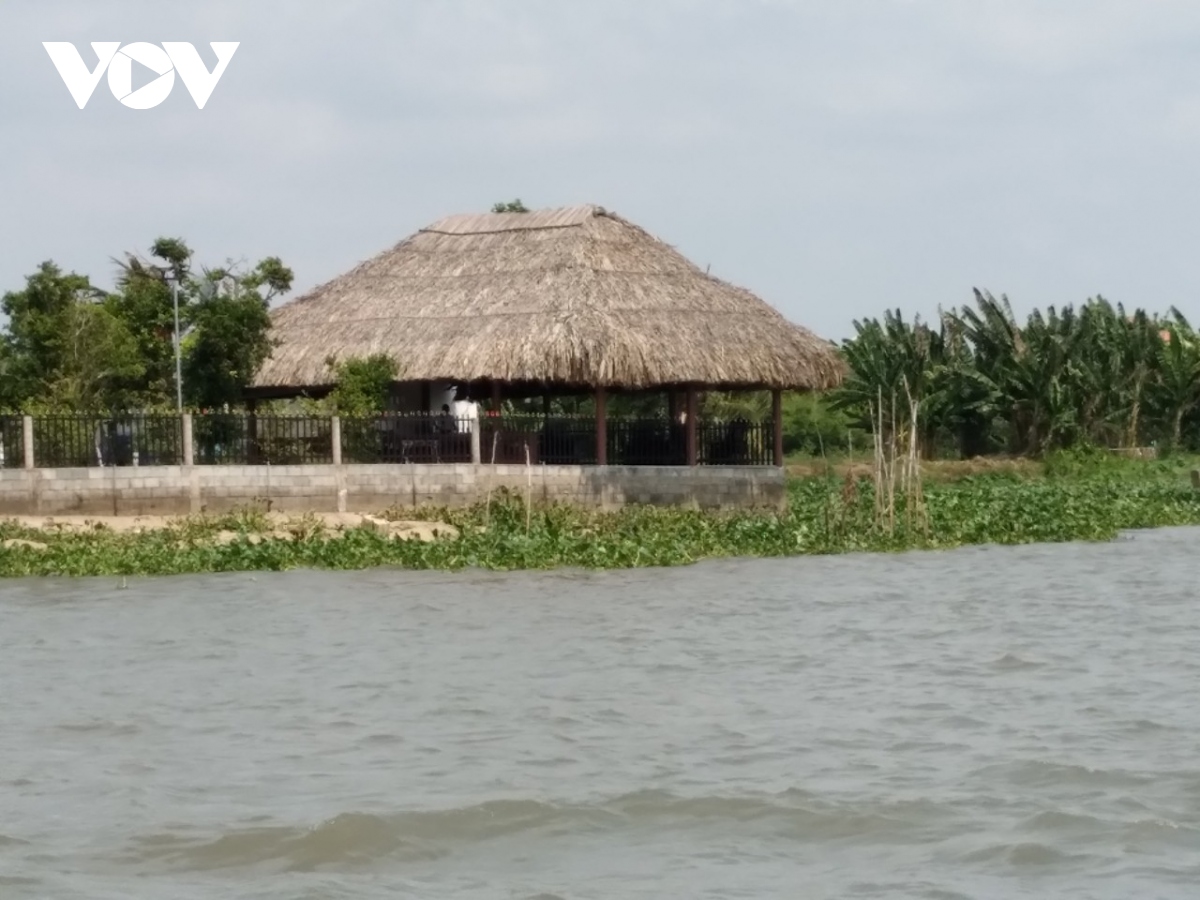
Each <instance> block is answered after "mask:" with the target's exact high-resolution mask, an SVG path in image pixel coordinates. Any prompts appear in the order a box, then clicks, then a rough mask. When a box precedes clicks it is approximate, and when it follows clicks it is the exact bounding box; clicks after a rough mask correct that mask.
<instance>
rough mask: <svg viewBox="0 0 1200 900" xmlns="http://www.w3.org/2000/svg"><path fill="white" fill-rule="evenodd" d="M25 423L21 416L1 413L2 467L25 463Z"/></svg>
mask: <svg viewBox="0 0 1200 900" xmlns="http://www.w3.org/2000/svg"><path fill="white" fill-rule="evenodd" d="M23 429H24V425H23V423H22V421H21V417H20V416H5V415H0V469H19V468H21V467H22V466H24V465H25V439H24V437H23V435H24V430H23Z"/></svg>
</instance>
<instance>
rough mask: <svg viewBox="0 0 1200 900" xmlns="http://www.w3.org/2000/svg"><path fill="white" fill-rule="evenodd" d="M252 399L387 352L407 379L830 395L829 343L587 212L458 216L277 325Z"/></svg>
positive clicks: (324, 379) (282, 316)
mask: <svg viewBox="0 0 1200 900" xmlns="http://www.w3.org/2000/svg"><path fill="white" fill-rule="evenodd" d="M272 320H273V335H274V338H275V339H276V340H277V341H278V346H277V347H276V348H275V351H274V354H273V356H272V358H271V359H270V360H268V361H267V363H266V364H265V365H264V366H263V368H262V370H261V371H260V372H259V374H258V377H257V379H256V381H255V387H257V388H261V389H270V388H275V389H280V388H313V387H319V386H323V385H328V384H329V383H330V381H331V372H330V369H329V366H328V364H327V360H328V359H329V358H330V357H331V356H333V357H335V358H337V359H347V358H350V357H355V356H358V357H362V356H368V355H371V354H375V353H386V354H388V355H390V356H391V357H393V358H394V359H395V360H396V363H397V364H398V365H399V367H400V373H401V375H400V377H401V378H402V379H403V380H405V381H446V382H452V383H457V384H463V383H469V382H483V381H502V382H534V383H537V382H543V383H553V384H557V385H572V386H580V387H582V386H600V385H603V386H606V387H612V388H618V389H619V388H647V387H653V386H657V385H683V384H695V385H703V386H707V387H710V388H728V389H732V388H784V389H824V388H829V387H831V386H834V385H836V384H838V383H839V382H840V381H841V378H842V373H843V368H842V363H841V361H840V358H839V356H838V355H837V353H836V351H835V349H834V347H833V345H832V344H830V343H829V342H827V341H824V340H821V339H820V338H818V337H816V336H815V335H813V334H812V333H811V332H809V331H806V330H805V329H803V328H800V327H798V326H795V325H793V324H791V323H790V322H788V321H787V320H786V319H784V318H783V316H781V315H780V314H779V313H778V312H776V311H775V310H774V309H772V308H771V307H769V306H768V305H767V304H765V303H763V302H762V301H761V300H759V299H758V298H757V297H755V296H754V295H753V294H751V293H750V292H749V291H746V290H743V289H741V288H737V287H734V286H732V285H729V284H726V283H724V282H722V281H720V280H718V279H716V278H712V277H710V276H708V275H707V274H705V273H704V272H702V271H700V270H699V269H697V268H696V267H695V266H693V265H692V264H691V263H690V262H688V261H687V260H686V259H684V258H683V257H682V256H681V255H680V254H679V253H677V252H676V251H675V250H674V249H673V248H671V247H669V246H668V245H667V244H664V243H663V242H661V241H659V240H657V239H656V238H654V237H652V236H651V235H649V234H647V233H646V232H645V231H643V230H642V229H640V228H638V227H637V226H635V225H633V224H631V223H629V222H627V221H625V220H624V219H621V218H620V217H618V216H616V215H613V214H612V213H609V212H606V211H605V210H603V209H601V208H599V207H596V206H578V207H570V208H567V209H558V210H544V211H539V212H529V213H500V214H496V213H492V214H488V215H478V216H454V217H451V218H448V219H443V220H442V221H440V222H437V223H435V224H434V225H431V226H430V227H428V228H425V229H423V230H421V231H420V232H418V233H417V234H415V235H413V236H412V237H410V238H408V239H407V240H404V241H402V242H401V243H399V244H397V245H396V246H395V247H393V248H392V249H391V250H388V251H386V252H384V253H381V254H380V255H378V256H376V257H375V258H374V259H371V260H369V261H367V262H365V263H362V264H361V265H359V266H358V267H357V268H355V269H353V270H352V271H350V272H348V273H346V274H345V275H342V276H340V277H338V278H335V279H334V280H333V281H330V282H328V283H327V284H324V285H322V286H321V287H318V288H316V289H315V290H313V291H312V292H310V293H309V294H307V295H306V296H304V297H301V298H299V299H297V300H295V301H292V302H291V303H288V304H286V305H284V306H282V307H280V308H279V309H278V310H276V311H275V312H274V313H273V315H272Z"/></svg>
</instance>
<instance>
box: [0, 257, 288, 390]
mask: <svg viewBox="0 0 1200 900" xmlns="http://www.w3.org/2000/svg"><path fill="white" fill-rule="evenodd" d="M151 257H152V260H153V261H147V260H145V259H142V258H141V257H139V256H137V255H136V254H126V255H125V257H124V259H123V260H121V261H120V262H119V263H118V266H119V272H118V275H117V284H116V289H115V290H114V291H113V292H111V293H107V294H106V293H104V292H102V291H99V290H98V289H96V288H94V287H93V286H92V285H91V282H90V281H89V279H87V278H86V277H84V276H80V275H75V274H69V275H68V274H64V273H63V272H62V271H61V270H60V269H59V268H58V267H57V266H55V265H54V264H53V263H49V262H48V263H44V264H43V265H42V266H41V267H40V269H39V270H38V271H37V272H36V273H35V274H33V275H31V276H29V278H28V279H26V287H25V289H24V290H22V291H17V292H10V293H8V294H5V295H4V298H3V300H2V301H0V305H2V308H3V311H4V312H5V313H6V314H7V315H8V316H9V324H8V328H7V330H6V331H5V332H4V333H2V334H0V375H2V376H3V377H2V378H0V407H5V408H11V409H16V408H24V409H32V408H35V407H37V408H53V409H71V410H80V411H88V410H91V411H99V410H109V409H115V408H127V409H129V408H143V409H149V408H155V407H163V406H174V401H175V348H174V335H175V310H174V298H173V295H172V283H174V284H175V285H177V286H178V298H179V326H180V330H181V332H182V334H183V338H182V340H181V348H182V353H183V356H184V359H183V369H184V375H185V377H184V385H185V388H186V397H187V400H188V401H189V402H190V403H191V404H194V405H198V406H205V407H213V406H220V405H222V404H225V403H231V402H234V401H236V400H238V399H239V398H240V396H241V394H242V391H243V389H244V388H245V386H246V385H247V384H248V383H249V381H250V379H251V378H252V377H253V375H254V373H255V371H256V370H257V369H258V368H259V367H260V366H261V365H262V363H263V362H264V361H265V360H266V358H267V356H268V355H269V353H270V350H271V342H270V339H269V337H268V329H269V325H270V320H269V318H268V315H267V307H268V304H269V303H270V301H271V299H272V298H274V297H275V296H277V295H278V294H281V293H283V292H285V291H287V290H289V289H290V287H291V282H292V272H291V270H290V269H288V268H286V267H285V266H284V265H283V264H282V262H280V260H279V259H278V258H276V257H268V258H267V259H264V260H262V261H261V262H259V263H258V264H257V265H256V266H254V267H253V268H252V269H250V270H249V271H240V270H238V269H237V268H236V267H233V266H232V265H231V266H229V267H226V268H223V269H216V270H207V271H205V272H204V273H203V274H202V275H200V276H196V275H195V274H194V270H193V266H192V251H191V250H190V249H189V248H188V246H187V244H186V243H185V242H184V241H183V240H181V239H179V238H159V239H158V240H156V241H155V242H154V244H153V245H152V248H151Z"/></svg>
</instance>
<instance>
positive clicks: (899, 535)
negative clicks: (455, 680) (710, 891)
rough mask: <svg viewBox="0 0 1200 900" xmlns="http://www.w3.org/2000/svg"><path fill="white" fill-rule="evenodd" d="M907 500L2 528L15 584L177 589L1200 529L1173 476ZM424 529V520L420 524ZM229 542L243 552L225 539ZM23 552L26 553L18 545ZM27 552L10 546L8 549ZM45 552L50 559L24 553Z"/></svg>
mask: <svg viewBox="0 0 1200 900" xmlns="http://www.w3.org/2000/svg"><path fill="white" fill-rule="evenodd" d="M905 502H906V501H905V497H904V496H898V497H896V498H895V501H894V505H895V509H894V510H893V514H892V515H891V516H890V517H881V515H880V510H879V505H878V504H877V503H876V500H875V496H874V488H873V483H872V481H871V480H870V479H866V478H864V479H858V480H846V481H840V480H836V479H821V478H810V479H796V480H793V481H792V482H791V484H790V491H789V504H788V509H787V511H786V512H785V513H782V514H779V513H762V512H736V513H734V512H731V513H708V512H697V511H686V510H671V509H658V508H650V507H629V508H626V509H624V510H621V511H619V512H612V513H600V512H595V511H588V510H583V509H579V508H573V507H566V506H553V507H538V506H534V507H532V508H527V507H526V505H525V503H524V502H523V500H522V498H521V497H519V496H515V495H497V496H496V497H494V498H493V499H492V501H491V502H490V503H489V504H479V505H477V506H474V507H471V508H468V509H464V510H425V511H422V512H420V513H418V514H417V515H418V516H421V517H424V518H427V519H436V520H439V521H443V522H446V523H448V524H450V525H453V526H455V527H456V528H457V529H458V530H459V531H460V532H461V536H460V537H459V538H458V539H446V540H438V541H433V542H430V543H422V542H419V541H398V540H393V539H390V538H389V537H387V536H386V535H383V534H380V533H378V532H376V531H373V530H370V529H364V528H355V529H349V530H346V531H343V532H335V533H331V532H328V531H325V530H323V529H322V528H321V527H320V524H319V523H316V522H310V523H308V524H305V521H304V520H303V519H301V520H299V521H298V523H294V524H293V525H292V527H291V533H290V534H288V535H286V536H279V535H269V528H268V526H267V524H266V522H265V519H264V517H262V516H256V515H254V514H243V515H238V516H225V517H219V518H207V519H188V520H183V521H181V522H180V523H178V524H177V525H176V526H175V527H173V528H171V529H167V530H163V531H156V532H146V533H143V534H117V533H113V532H111V531H105V530H97V531H92V532H86V533H81V534H80V533H76V534H61V535H59V534H53V533H49V534H48V533H46V532H42V531H31V530H28V529H22V528H19V527H17V526H16V525H15V524H12V523H4V524H0V576H21V575H67V576H88V575H127V576H128V575H170V574H183V573H202V572H231V571H257V570H262V571H275V570H282V569H293V568H321V569H363V568H371V567H377V566H395V567H401V568H408V569H446V570H454V569H462V568H468V567H477V568H484V569H495V570H515V569H549V568H555V567H561V566H572V567H581V568H591V569H606V568H630V567H641V566H674V565H687V564H690V563H694V562H696V561H698V560H702V559H709V558H717V557H733V556H741V557H779V556H789V555H797V554H819V553H845V552H855V551H865V552H893V551H903V550H917V549H939V548H949V547H957V546H962V545H966V544H983V543H994V544H1015V543H1031V542H1058V541H1074V540H1081V541H1103V540H1111V539H1112V538H1114V537H1115V536H1116V535H1117V534H1118V533H1119V532H1120V531H1122V530H1126V529H1137V528H1154V527H1161V526H1171V525H1200V493H1198V492H1196V491H1193V490H1192V489H1191V487H1190V486H1189V485H1188V484H1187V482H1186V479H1184V478H1183V477H1181V475H1180V474H1179V472H1178V471H1174V470H1171V469H1169V468H1167V467H1162V466H1157V467H1156V466H1139V467H1136V468H1131V467H1122V468H1115V469H1111V470H1109V469H1105V468H1103V467H1101V468H1095V469H1092V470H1086V471H1072V472H1070V473H1068V474H1063V475H1061V476H1058V477H1037V478H1022V477H1016V476H1011V475H1009V476H1005V475H984V476H977V477H967V478H962V479H960V480H956V481H952V482H940V483H939V482H931V483H929V484H926V485H925V486H924V490H923V497H922V504H923V509H921V510H919V511H918V512H919V513H920V514H919V515H910V514H909V511H908V510H906V509H905ZM407 515H408V517H409V518H411V517H412V515H413V514H411V513H409V514H407ZM220 531H226V532H228V531H232V532H235V533H236V537H235V538H234V539H233V540H230V541H228V542H224V543H217V542H214V541H213V540H212V537H213V535H214V534H216V533H217V532H220ZM14 539H15V541H14ZM5 541H9V542H10V543H15V544H16V545H15V546H9V547H5V546H4V542H5ZM21 541H35V542H38V543H40V544H42V545H44V547H43V548H31V547H28V546H22V545H20V542H21Z"/></svg>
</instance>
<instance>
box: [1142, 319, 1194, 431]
mask: <svg viewBox="0 0 1200 900" xmlns="http://www.w3.org/2000/svg"><path fill="white" fill-rule="evenodd" d="M1171 314H1172V317H1173V319H1174V321H1172V322H1171V323H1170V324H1168V325H1167V327H1166V329H1165V331H1166V340H1164V341H1161V342H1160V346H1159V348H1158V354H1159V355H1158V367H1157V375H1158V377H1157V379H1156V380H1155V382H1154V384H1153V385H1152V386H1151V393H1152V394H1153V395H1156V397H1155V399H1157V400H1158V402H1159V404H1160V405H1161V406H1162V408H1163V409H1164V411H1165V412H1166V414H1167V417H1168V420H1169V422H1170V435H1171V445H1172V446H1173V447H1179V445H1180V444H1181V443H1182V437H1183V434H1182V432H1183V417H1184V416H1186V415H1187V414H1188V413H1189V412H1191V411H1192V410H1193V409H1195V408H1196V406H1197V405H1198V404H1200V341H1198V340H1197V335H1196V332H1195V331H1194V330H1193V329H1192V326H1191V324H1190V323H1189V322H1188V320H1187V319H1185V318H1184V316H1183V313H1181V312H1180V311H1179V310H1178V309H1175V308H1174V307H1172V308H1171Z"/></svg>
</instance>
